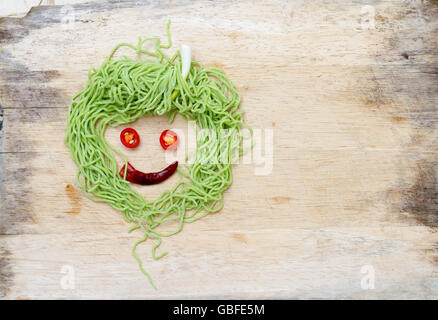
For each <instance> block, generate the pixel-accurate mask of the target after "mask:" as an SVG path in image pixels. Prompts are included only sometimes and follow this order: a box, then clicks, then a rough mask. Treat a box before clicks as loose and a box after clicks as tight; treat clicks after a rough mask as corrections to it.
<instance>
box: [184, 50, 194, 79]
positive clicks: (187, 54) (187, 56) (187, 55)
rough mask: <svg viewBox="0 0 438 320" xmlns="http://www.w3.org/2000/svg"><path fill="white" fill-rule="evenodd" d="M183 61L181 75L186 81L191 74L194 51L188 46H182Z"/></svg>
mask: <svg viewBox="0 0 438 320" xmlns="http://www.w3.org/2000/svg"><path fill="white" fill-rule="evenodd" d="M181 61H182V66H181V73H182V76H183V78H184V80H185V79H186V78H187V75H188V74H189V71H190V65H191V64H192V49H191V48H190V46H188V45H186V44H182V45H181Z"/></svg>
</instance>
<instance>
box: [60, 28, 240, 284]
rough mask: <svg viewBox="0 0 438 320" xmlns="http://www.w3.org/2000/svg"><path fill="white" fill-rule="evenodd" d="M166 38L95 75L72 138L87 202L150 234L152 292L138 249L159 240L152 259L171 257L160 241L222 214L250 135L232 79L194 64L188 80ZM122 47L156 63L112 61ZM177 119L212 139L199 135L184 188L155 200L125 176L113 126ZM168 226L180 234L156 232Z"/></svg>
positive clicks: (72, 114)
mask: <svg viewBox="0 0 438 320" xmlns="http://www.w3.org/2000/svg"><path fill="white" fill-rule="evenodd" d="M167 35H168V45H161V44H160V39H159V38H149V39H139V42H138V45H137V46H134V45H131V44H127V43H122V44H119V45H117V46H116V47H115V48H114V49H113V51H112V52H111V54H110V56H109V58H108V59H107V60H106V61H104V62H103V64H102V66H101V67H100V69H98V70H96V69H91V70H90V71H89V75H88V81H87V84H86V87H85V88H84V89H83V90H82V91H80V92H79V93H78V94H77V95H76V96H75V97H73V99H72V102H71V105H70V107H69V114H68V122H67V133H66V137H65V143H66V145H67V146H68V147H69V148H70V151H71V155H72V158H73V160H74V161H75V163H76V164H77V166H78V168H79V170H78V172H77V175H76V180H77V184H78V185H79V187H80V188H81V189H82V190H83V191H84V193H85V195H86V196H87V197H89V198H90V199H92V200H94V201H99V202H106V203H108V204H110V205H111V206H112V207H113V208H115V209H117V210H120V211H121V212H123V215H124V219H125V220H126V221H127V222H131V223H134V226H133V227H132V228H130V231H132V230H134V229H139V228H140V229H141V230H142V231H143V232H144V237H143V238H141V239H140V240H138V241H137V242H136V243H135V245H134V247H133V250H132V252H133V255H134V257H135V258H136V259H137V261H138V263H139V267H140V269H141V271H142V272H143V273H144V274H145V275H146V276H147V277H148V278H149V280H150V281H151V284H152V285H153V283H152V280H151V278H150V276H149V274H148V273H147V272H146V271H145V270H144V269H143V267H142V263H141V260H140V259H139V257H138V256H137V255H136V252H135V248H136V246H137V245H138V244H139V243H141V242H143V241H145V240H146V239H148V238H152V239H154V240H156V241H155V243H154V245H153V247H152V255H153V257H154V258H155V259H159V258H161V257H162V256H164V255H165V254H166V253H167V252H164V253H162V254H160V255H156V249H157V247H158V246H159V245H160V243H161V237H167V236H171V235H173V234H175V233H177V232H179V231H180V230H181V229H182V227H183V224H184V223H185V222H193V221H196V220H198V219H200V218H202V217H204V216H206V215H207V214H209V213H211V212H216V211H219V210H220V209H221V208H222V206H223V198H222V193H223V192H224V191H225V190H226V189H227V188H228V187H229V186H230V185H231V182H232V166H231V163H232V162H233V161H234V160H235V159H233V158H234V157H233V155H234V154H235V152H233V151H235V150H237V151H238V154H237V156H239V155H242V153H243V149H242V147H241V142H242V139H243V135H242V134H241V133H242V129H243V128H248V127H247V126H246V125H245V123H244V121H243V119H242V114H243V110H242V108H241V105H240V101H241V97H240V94H239V93H238V92H237V90H236V88H235V87H234V85H233V84H232V83H231V82H230V80H229V79H228V78H227V77H226V75H225V73H224V72H223V71H222V70H221V69H218V68H204V67H203V66H202V65H201V64H200V63H197V62H192V65H191V68H190V72H189V74H188V76H187V78H186V79H185V80H184V78H183V76H182V74H181V63H182V62H181V56H180V52H179V51H177V52H176V54H175V55H174V56H173V57H172V58H168V57H167V56H166V54H165V53H164V52H163V51H162V50H161V49H162V48H169V47H170V46H171V39H170V33H169V24H168V25H167ZM146 41H154V42H155V44H156V46H155V51H152V52H151V51H147V50H144V49H143V45H144V43H145V42H146ZM122 46H127V47H130V48H132V49H134V50H135V51H136V53H137V54H147V55H149V56H150V57H151V58H148V59H143V60H132V59H128V58H126V57H124V58H122V59H118V60H113V59H112V56H113V55H114V53H115V52H116V50H117V49H118V48H120V47H122ZM177 113H179V114H180V115H181V116H182V117H184V118H185V119H186V120H193V121H195V122H196V124H197V126H198V127H199V129H209V130H210V132H212V133H213V134H209V135H205V134H199V132H198V134H197V149H196V156H195V159H194V162H193V163H191V164H186V165H185V166H181V165H180V166H179V168H178V173H179V175H180V180H179V182H178V183H177V184H176V185H175V186H174V187H173V188H172V189H171V190H166V191H164V192H163V193H162V194H161V196H160V197H158V198H157V199H155V200H151V201H150V200H147V199H145V198H144V197H143V196H142V195H140V194H139V193H138V192H137V191H135V190H134V189H132V188H131V187H130V185H129V182H127V181H126V180H125V179H123V178H122V177H120V176H119V174H118V170H119V168H120V167H121V166H122V165H123V163H121V164H120V163H117V161H116V158H115V154H118V155H119V156H120V157H121V158H122V159H123V160H124V161H125V164H126V163H127V161H128V160H127V159H126V157H125V156H124V155H123V154H122V153H121V152H120V151H118V150H117V149H116V148H115V147H114V146H112V145H111V144H110V143H109V142H108V141H107V140H106V139H105V138H104V134H105V130H106V128H107V126H112V127H115V126H118V125H121V124H126V123H130V122H133V121H135V120H137V119H138V118H140V117H142V116H152V115H166V116H167V118H168V120H169V122H170V123H171V122H172V121H173V119H174V117H175V115H176V114H177ZM224 129H225V130H228V131H226V132H224V131H223V130H224ZM248 129H249V128H248ZM236 137H237V138H236ZM217 154H220V155H221V156H222V158H221V160H222V161H215V160H217V159H216V158H214V155H217ZM224 155H225V156H224ZM224 159H225V161H223V160H224ZM169 221H176V222H177V223H176V224H177V226H176V228H175V229H174V230H173V231H171V232H162V231H158V230H157V227H158V226H160V225H161V224H163V223H164V222H169ZM171 225H172V224H171ZM173 225H175V223H174V224H173ZM153 286H154V285H153ZM154 287H155V286H154Z"/></svg>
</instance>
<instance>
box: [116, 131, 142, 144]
mask: <svg viewBox="0 0 438 320" xmlns="http://www.w3.org/2000/svg"><path fill="white" fill-rule="evenodd" d="M120 141H121V142H122V144H123V145H124V146H125V147H127V148H135V147H136V146H138V144H139V143H140V136H139V135H138V133H137V131H135V130H134V129H132V128H126V129H124V130H122V132H120Z"/></svg>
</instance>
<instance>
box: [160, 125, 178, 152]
mask: <svg viewBox="0 0 438 320" xmlns="http://www.w3.org/2000/svg"><path fill="white" fill-rule="evenodd" d="M160 144H161V146H162V147H163V149H164V150H172V149H175V148H176V147H177V146H178V136H177V135H176V133H175V132H173V131H171V130H164V131H163V132H162V133H161V136H160Z"/></svg>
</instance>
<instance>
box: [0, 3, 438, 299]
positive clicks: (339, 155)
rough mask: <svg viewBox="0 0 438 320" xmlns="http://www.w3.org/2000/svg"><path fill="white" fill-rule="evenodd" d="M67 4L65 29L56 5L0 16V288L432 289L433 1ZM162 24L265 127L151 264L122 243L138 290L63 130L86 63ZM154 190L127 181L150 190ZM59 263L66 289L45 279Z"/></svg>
mask: <svg viewBox="0 0 438 320" xmlns="http://www.w3.org/2000/svg"><path fill="white" fill-rule="evenodd" d="M365 5H370V6H372V8H374V10H375V28H374V29H372V28H371V29H367V28H364V27H363V24H361V21H363V20H362V19H363V14H362V13H361V12H362V10H363V7H364V6H365ZM63 8H64V9H63ZM71 8H72V10H73V11H74V15H75V23H74V24H71V25H66V23H65V20H64V19H63V17H65V12H66V11H65V7H62V6H53V7H40V8H37V9H33V10H31V12H30V13H29V14H28V15H27V16H26V17H24V18H20V19H18V18H4V19H1V20H0V104H1V108H0V112H1V113H0V117H1V118H0V119H2V122H1V123H2V124H1V125H0V128H1V136H0V148H1V150H0V178H1V181H2V185H1V186H0V194H1V209H0V210H1V211H0V259H1V260H0V296H1V297H2V298H5V299H23V298H31V299H41V298H58V299H59V298H77V299H84V298H181V297H183V298H359V299H367V298H383V299H389V298H428V299H433V298H435V299H436V298H438V273H437V271H438V251H437V250H438V232H437V231H438V203H437V202H438V200H437V199H438V183H437V181H438V180H437V179H438V178H437V177H438V164H437V151H438V148H437V141H438V129H437V121H438V108H437V105H438V90H437V88H438V86H437V84H438V69H437V67H436V66H437V63H438V56H437V52H438V51H437V48H438V37H437V36H438V19H437V18H438V3H437V2H436V1H422V2H420V1H369V2H368V1H361V2H353V1H351V2H350V1H341V0H337V1H322V0H316V1H311V2H310V1H309V2H307V1H306V2H302V1H281V0H275V1H269V2H267V1H262V2H256V3H255V2H253V1H240V2H228V1H215V2H210V1H197V2H191V1H178V2H172V1H169V2H166V1H160V2H156V3H152V2H148V1H122V2H108V3H94V4H80V5H75V6H72V7H70V9H71ZM168 18H171V19H172V27H171V29H172V36H173V40H174V48H177V47H178V46H179V45H180V44H181V43H188V44H190V45H191V46H192V50H193V55H194V59H195V60H198V61H201V62H202V63H204V64H205V65H209V66H213V65H214V66H219V67H221V68H223V69H224V70H225V71H226V73H227V74H228V76H229V77H230V78H231V79H232V81H233V82H234V83H235V84H236V86H237V88H238V90H239V91H240V92H241V93H242V95H243V106H244V108H245V110H246V113H245V118H246V121H247V122H248V124H249V125H250V126H252V127H253V128H258V129H267V128H270V129H273V130H274V142H273V143H274V166H273V171H272V173H271V174H269V175H264V176H260V175H255V174H254V169H255V167H257V164H250V165H249V164H242V163H240V164H237V165H235V167H234V169H233V174H234V177H233V178H234V180H233V185H232V186H231V188H230V189H229V190H228V191H227V192H226V193H225V206H224V208H223V210H222V211H221V212H220V213H217V214H214V215H210V216H208V217H206V218H205V219H202V220H200V221H198V222H196V223H194V224H190V225H186V226H185V227H184V230H183V232H181V233H180V234H178V235H175V236H173V237H171V238H167V239H165V241H164V242H163V245H162V249H160V250H167V251H169V255H168V256H166V257H165V258H163V259H161V260H159V261H153V259H152V258H151V256H150V248H151V243H146V244H144V245H143V246H141V247H139V253H140V256H141V257H142V259H143V261H144V263H145V266H146V268H147V270H148V271H149V272H150V273H151V275H152V276H153V278H154V280H155V282H156V284H157V286H158V288H159V290H158V291H155V290H153V289H152V288H151V286H150V285H149V283H148V282H147V279H146V278H145V277H144V276H143V275H142V274H141V273H140V272H139V270H138V267H137V265H136V263H135V261H134V259H133V258H132V257H131V253H130V249H131V246H132V244H133V243H134V242H135V241H136V240H137V239H138V238H139V237H140V233H135V232H134V233H133V234H128V233H127V232H126V230H127V229H128V227H129V225H127V224H126V223H125V222H124V221H123V219H122V217H121V215H120V213H118V212H116V211H115V210H113V209H111V208H110V207H109V206H107V205H105V204H102V203H94V202H92V201H90V200H88V199H86V198H85V197H83V196H82V194H81V193H80V191H79V189H78V188H77V186H76V184H75V182H74V175H75V172H76V166H75V164H74V163H73V161H72V160H71V157H70V154H69V150H68V149H66V147H65V146H64V144H63V136H64V132H65V124H66V115H67V108H68V104H69V100H70V98H71V97H72V96H73V95H74V94H75V93H76V92H78V91H79V90H80V89H81V88H83V86H84V83H85V81H86V77H87V71H88V69H89V68H90V67H91V66H95V67H98V66H99V64H100V63H101V62H102V61H103V60H104V59H105V57H106V56H107V54H108V53H109V51H110V50H111V48H112V47H113V46H114V45H115V44H117V43H118V42H122V41H123V42H135V41H136V39H137V37H138V36H143V37H145V36H151V35H152V36H160V37H162V38H164V36H165V31H164V27H165V23H166V21H167V19H168ZM172 50H175V49H172ZM123 53H124V54H125V52H123ZM126 54H128V51H126ZM165 126H166V122H165V120H164V119H162V118H153V119H152V118H144V119H141V120H139V121H138V122H137V123H136V124H135V127H136V129H137V131H138V132H139V133H140V134H141V135H142V148H143V149H141V151H139V152H137V153H134V152H133V153H130V157H133V159H135V162H136V163H139V167H141V168H144V170H146V169H151V168H157V167H161V166H162V164H164V153H163V152H162V151H160V147H159V146H158V145H157V143H156V139H157V137H158V136H159V133H160V132H161V131H162V130H163V129H164V128H165ZM174 126H175V127H180V128H185V122H184V121H182V120H181V119H177V121H176V123H175V124H174ZM118 132H119V128H114V129H113V130H109V131H108V133H107V137H108V140H109V141H110V142H114V143H115V145H117V134H118ZM166 183H167V184H163V185H157V186H152V187H150V188H149V187H148V188H146V189H145V188H143V189H140V190H141V192H142V193H143V194H144V195H145V196H146V197H148V198H151V199H152V198H154V197H156V196H157V195H159V194H160V192H161V191H162V190H164V189H165V188H167V187H169V186H171V185H172V184H173V183H174V181H173V180H169V181H166ZM170 227H171V226H169V228H170ZM65 265H68V266H72V267H73V268H74V270H75V288H74V289H63V288H62V286H61V285H60V281H61V279H62V277H63V276H65V275H64V274H63V273H61V269H62V267H63V266H65ZM366 265H371V266H372V267H373V268H374V270H375V277H376V279H375V288H374V289H373V290H364V289H362V288H361V279H362V278H363V277H364V274H362V273H361V269H362V267H363V266H366Z"/></svg>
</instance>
